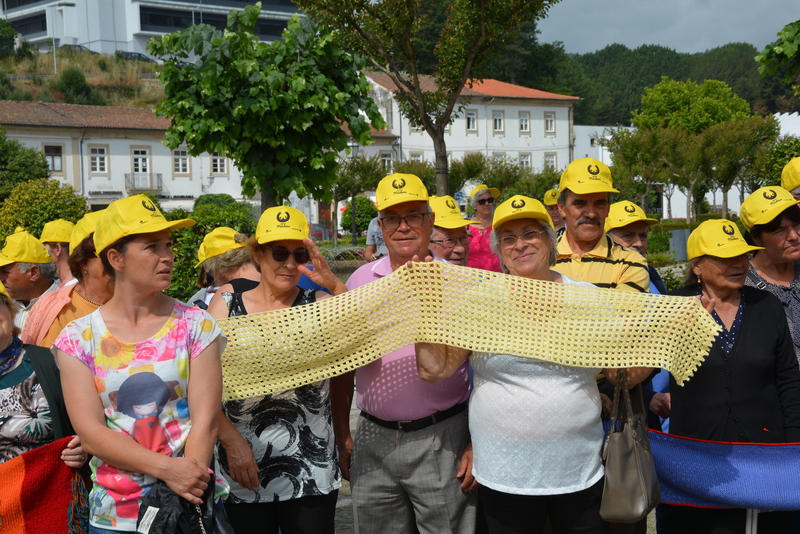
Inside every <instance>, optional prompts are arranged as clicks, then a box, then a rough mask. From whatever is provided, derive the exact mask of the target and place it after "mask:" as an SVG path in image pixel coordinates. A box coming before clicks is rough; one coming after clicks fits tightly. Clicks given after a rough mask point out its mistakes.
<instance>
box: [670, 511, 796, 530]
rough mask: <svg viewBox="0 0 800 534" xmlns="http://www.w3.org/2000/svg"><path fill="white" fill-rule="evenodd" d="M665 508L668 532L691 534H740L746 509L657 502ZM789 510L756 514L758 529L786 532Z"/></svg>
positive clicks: (743, 528) (743, 526) (788, 522)
mask: <svg viewBox="0 0 800 534" xmlns="http://www.w3.org/2000/svg"><path fill="white" fill-rule="evenodd" d="M659 506H664V507H666V508H667V509H668V510H669V516H670V525H671V529H672V532H674V533H675V534H680V533H682V532H692V533H693V534H744V532H745V519H746V517H747V510H745V509H743V508H722V509H719V508H693V507H691V506H675V505H669V504H667V505H664V504H662V505H659ZM791 530H792V512H767V513H764V514H758V531H759V532H767V533H769V534H789V533H790V532H791Z"/></svg>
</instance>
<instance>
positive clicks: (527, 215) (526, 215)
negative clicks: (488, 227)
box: [492, 211, 553, 231]
mask: <svg viewBox="0 0 800 534" xmlns="http://www.w3.org/2000/svg"><path fill="white" fill-rule="evenodd" d="M517 219H536V220H537V221H542V222H543V223H545V224H546V225H547V226H549V227H550V228H553V220H552V219H551V218H550V215H548V214H546V213H545V214H539V213H531V212H529V211H528V212H519V213H511V214H509V215H506V216H505V217H501V218H499V219H497V220H496V221H492V230H493V231H494V230H497V229H498V228H500V227H501V226H503V225H504V224H505V223H507V222H508V221H516V220H517Z"/></svg>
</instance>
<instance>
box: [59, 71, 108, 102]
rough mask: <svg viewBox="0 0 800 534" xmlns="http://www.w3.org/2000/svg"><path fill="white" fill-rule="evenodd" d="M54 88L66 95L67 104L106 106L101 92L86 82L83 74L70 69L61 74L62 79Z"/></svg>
mask: <svg viewBox="0 0 800 534" xmlns="http://www.w3.org/2000/svg"><path fill="white" fill-rule="evenodd" d="M52 88H53V90H55V91H58V92H59V93H61V94H63V95H64V100H65V101H66V102H67V104H80V105H85V106H105V105H107V104H108V103H107V102H106V101H105V99H104V98H103V96H102V95H101V94H100V91H98V90H97V89H95V88H94V87H92V86H91V85H90V84H89V83H87V82H86V76H84V75H83V72H81V71H80V70H78V69H76V68H75V67H70V68H68V69H67V70H65V71H64V72H62V73H61V77H60V78H59V79H58V80H57V81H55V82H53V84H52Z"/></svg>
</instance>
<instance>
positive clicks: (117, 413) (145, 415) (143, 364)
mask: <svg viewBox="0 0 800 534" xmlns="http://www.w3.org/2000/svg"><path fill="white" fill-rule="evenodd" d="M101 310H102V308H101V309H99V310H97V311H95V312H93V313H91V314H89V315H87V316H85V317H81V318H80V319H77V320H75V321H72V322H71V323H69V324H68V325H67V326H66V327H65V328H64V330H63V331H62V332H61V334H60V335H59V336H58V338H57V339H56V341H55V343H54V345H55V347H57V348H59V349H61V350H62V351H64V352H65V353H66V354H69V355H70V356H74V357H75V358H78V359H79V360H80V361H81V362H83V363H84V364H85V365H86V366H87V367H88V368H89V369H91V371H92V375H94V383H95V387H96V388H97V393H98V395H100V399H101V400H102V402H103V409H104V412H105V417H106V425H107V426H108V427H109V428H111V429H113V430H115V431H117V432H119V433H121V434H124V435H126V436H129V437H130V438H131V439H133V440H135V441H136V442H138V443H139V444H140V445H142V446H144V447H147V448H148V449H150V450H153V451H156V452H159V453H161V454H165V455H167V456H175V455H176V454H177V453H180V452H181V451H182V450H183V446H184V444H185V443H186V438H187V437H188V435H189V430H190V428H191V421H190V419H189V403H188V398H187V391H188V388H189V362H190V360H192V359H194V358H195V357H196V356H197V355H199V354H200V353H201V352H203V350H205V349H206V348H207V347H208V346H209V345H210V344H211V342H212V341H214V339H216V338H217V337H218V336H219V335H221V333H222V331H221V330H220V329H219V327H218V326H217V323H216V322H215V321H214V319H212V318H211V316H210V315H209V314H208V313H206V312H205V311H203V310H200V309H198V308H193V307H190V306H187V305H186V304H183V303H181V302H177V301H176V302H175V306H174V308H173V310H172V315H171V316H170V318H169V319H168V320H167V322H166V323H165V324H164V326H163V327H162V328H161V330H160V331H159V332H158V333H157V334H155V335H154V336H153V337H151V338H150V339H146V340H144V341H140V342H137V343H126V342H123V341H120V340H119V339H117V338H115V337H114V336H113V335H112V334H111V333H110V332H109V331H108V329H107V328H106V325H105V323H104V322H103V316H102V315H101V314H100V312H101ZM91 467H92V480H93V481H94V485H93V488H92V492H91V496H90V509H91V512H90V513H91V515H90V518H89V521H90V523H91V524H92V525H94V526H96V527H100V528H106V529H110V530H124V531H135V530H136V519H137V517H138V514H139V504H140V502H141V498H142V497H143V496H144V494H145V493H147V491H148V490H149V489H150V486H151V485H152V484H154V483H155V482H156V479H155V478H154V477H152V476H150V475H144V474H141V473H132V472H130V471H125V470H123V469H118V468H116V467H114V466H112V465H109V464H107V463H105V462H103V461H102V460H100V459H99V458H96V457H95V458H92V460H91ZM219 480H221V479H218V481H219ZM222 484H223V486H221V487H219V484H218V491H221V492H222V493H223V494H224V493H225V489H226V488H225V486H224V484H225V483H224V481H222Z"/></svg>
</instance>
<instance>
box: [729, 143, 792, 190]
mask: <svg viewBox="0 0 800 534" xmlns="http://www.w3.org/2000/svg"><path fill="white" fill-rule="evenodd" d="M798 157H800V137H795V136H791V135H787V136H784V137H782V138H780V139H778V140H777V141H776V142H775V143H773V144H772V146H771V147H770V148H769V150H768V151H767V153H766V154H764V156H763V157H762V158H761V160H760V162H759V163H760V164H759V167H758V169H757V170H756V172H755V173H754V175H752V176H751V177H750V178H751V180H752V181H745V184H744V187H743V188H742V190H744V189H745V188H746V189H747V190H748V191H755V190H756V189H758V188H759V187H764V186H768V185H780V183H781V172H783V168H784V167H785V166H786V164H787V163H789V161H791V160H792V159H793V158H798Z"/></svg>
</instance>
